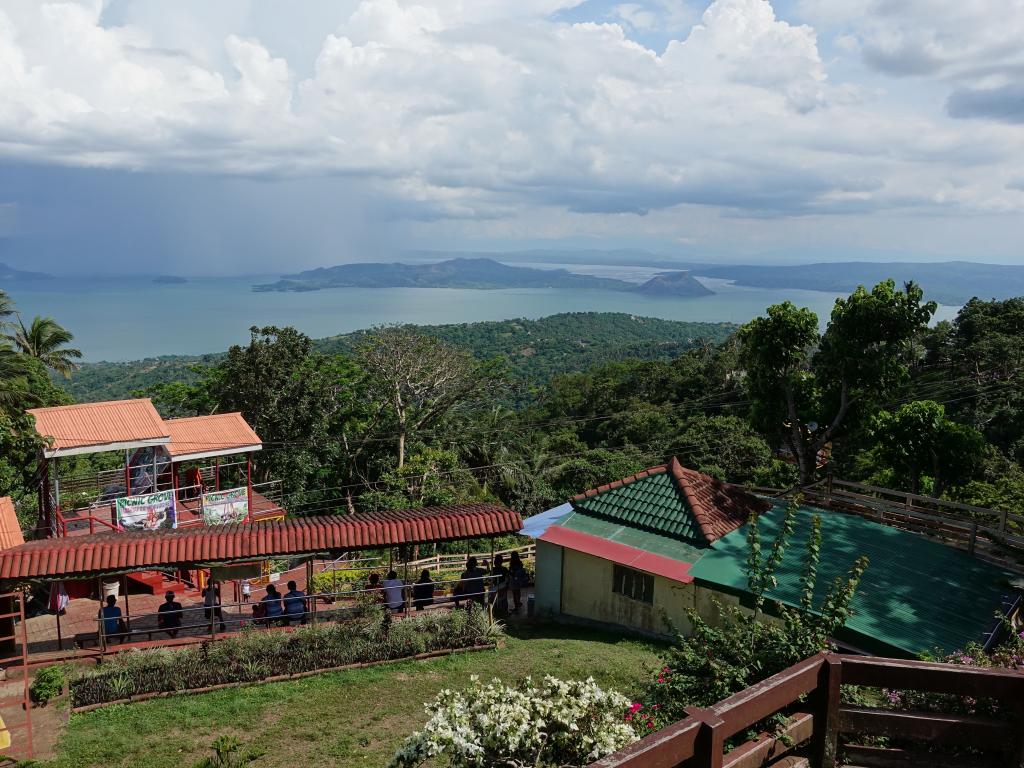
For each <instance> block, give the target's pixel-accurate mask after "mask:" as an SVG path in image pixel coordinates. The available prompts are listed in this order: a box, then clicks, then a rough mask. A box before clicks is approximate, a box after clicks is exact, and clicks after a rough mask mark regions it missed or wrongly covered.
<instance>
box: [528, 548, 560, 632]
mask: <svg viewBox="0 0 1024 768" xmlns="http://www.w3.org/2000/svg"><path fill="white" fill-rule="evenodd" d="M536 563H537V572H536V574H535V575H534V588H533V596H534V597H533V599H534V610H535V611H536V612H537V615H538V616H554V615H557V614H559V613H561V611H562V548H561V547H559V546H558V545H557V544H548V543H547V542H546V541H538V542H537V554H536Z"/></svg>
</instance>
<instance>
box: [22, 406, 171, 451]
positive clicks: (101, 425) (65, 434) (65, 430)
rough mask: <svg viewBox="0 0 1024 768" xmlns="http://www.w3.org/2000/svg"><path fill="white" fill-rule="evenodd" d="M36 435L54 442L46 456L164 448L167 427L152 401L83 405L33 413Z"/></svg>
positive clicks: (58, 407)
mask: <svg viewBox="0 0 1024 768" xmlns="http://www.w3.org/2000/svg"><path fill="white" fill-rule="evenodd" d="M29 413H30V414H32V415H33V416H35V419H36V432H38V433H39V434H40V435H41V436H42V437H44V438H51V439H52V442H51V443H50V445H49V446H48V447H47V448H46V451H45V453H46V456H47V457H48V458H49V457H53V456H67V455H74V454H77V453H91V452H94V451H101V450H115V449H118V448H140V447H143V446H146V445H163V444H164V443H166V442H167V441H168V440H169V435H168V434H167V427H166V426H165V425H164V421H163V419H161V418H160V414H159V413H157V412H156V408H154V407H153V403H152V402H151V401H150V400H149V398H139V399H135V400H111V401H108V402H105V403H80V404H78V405H60V406H55V407H52V408H34V409H32V410H30V411H29Z"/></svg>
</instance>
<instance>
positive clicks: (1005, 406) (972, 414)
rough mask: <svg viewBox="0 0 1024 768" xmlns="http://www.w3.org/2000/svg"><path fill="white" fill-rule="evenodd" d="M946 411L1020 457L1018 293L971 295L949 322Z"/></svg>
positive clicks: (1023, 330) (1023, 400)
mask: <svg viewBox="0 0 1024 768" xmlns="http://www.w3.org/2000/svg"><path fill="white" fill-rule="evenodd" d="M950 357H951V359H952V364H953V368H952V371H951V374H950V380H949V382H948V384H947V386H946V389H945V391H946V392H948V393H949V394H950V400H951V401H953V402H951V404H950V405H951V413H952V414H953V416H954V417H955V418H957V419H958V420H960V421H962V422H964V423H966V424H970V425H971V426H973V427H976V428H977V429H980V430H981V431H982V432H984V433H985V437H986V438H987V439H988V440H989V441H990V442H991V443H993V444H994V445H996V446H998V447H999V448H1000V449H1001V450H1003V451H1005V452H1007V453H1008V454H1010V455H1013V456H1014V457H1015V458H1016V459H1017V460H1018V461H1022V460H1024V383H1022V382H1024V378H1022V373H1024V370H1022V369H1024V298H1017V299H1008V300H1006V301H981V300H979V299H971V301H969V302H967V304H965V305H964V307H963V308H962V309H961V310H960V312H959V313H958V314H957V317H956V319H955V320H954V321H953V333H952V338H951V343H950Z"/></svg>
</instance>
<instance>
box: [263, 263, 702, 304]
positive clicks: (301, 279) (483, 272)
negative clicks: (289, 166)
mask: <svg viewBox="0 0 1024 768" xmlns="http://www.w3.org/2000/svg"><path fill="white" fill-rule="evenodd" d="M324 288H476V289H499V288H599V289H603V290H607V291H634V292H641V293H646V294H649V295H662V296H684V297H690V296H707V295H710V294H711V293H713V292H712V291H710V290H709V289H708V288H706V287H705V286H704V285H702V284H701V283H700V282H698V281H697V280H695V279H693V277H692V276H691V275H690V274H689V273H688V272H673V273H666V274H663V275H657V276H655V277H654V278H652V279H651V280H648V281H647V282H646V283H643V284H641V285H637V284H636V283H629V282H626V281H625V280H615V279H613V278H608V277H595V276H593V275H581V274H577V273H574V272H569V271H568V270H565V269H535V268H533V267H514V266H509V265H508V264H502V263H501V262H499V261H495V260H493V259H489V258H483V257H479V256H478V257H474V258H455V259H449V260H447V261H441V262H437V263H434V264H403V263H400V262H392V263H360V264H341V265H339V266H336V267H321V268H319V269H311V270H307V271H305V272H299V273H298V274H294V275H285V276H284V277H283V278H282V279H281V280H278V281H277V282H276V283H269V284H263V285H254V286H253V290H254V291H319V290H322V289H324Z"/></svg>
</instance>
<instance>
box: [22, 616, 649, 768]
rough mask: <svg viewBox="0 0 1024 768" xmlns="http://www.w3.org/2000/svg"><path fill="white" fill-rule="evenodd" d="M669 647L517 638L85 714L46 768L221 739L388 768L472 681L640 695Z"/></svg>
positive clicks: (274, 760)
mask: <svg viewBox="0 0 1024 768" xmlns="http://www.w3.org/2000/svg"><path fill="white" fill-rule="evenodd" d="M662 648H663V646H661V645H659V644H658V643H656V642H652V641H645V640H638V639H635V638H627V637H623V636H620V635H614V634H608V633H604V632H597V631H594V630H589V629H583V628H575V627H562V626H557V625H546V626H542V627H535V628H526V627H521V626H520V627H516V628H513V629H511V630H510V634H509V637H508V638H507V640H506V643H505V647H504V648H501V649H499V650H496V651H483V652H479V653H469V654H457V655H454V656H450V657H445V658H440V659H430V660H427V661H421V662H399V663H395V664H389V665H383V666H379V667H370V668H366V669H358V670H352V671H347V672H336V673H331V674H325V675H318V676H315V677H309V678H304V679H302V680H296V681H293V682H284V683H271V684H268V685H260V686H253V687H250V688H238V689H231V690H226V691H217V692H214V693H207V694H203V695H197V696H177V697H171V698H168V699H157V700H153V701H146V702H140V703H138V704H130V705H119V706H113V707H107V708H105V709H101V710H97V711H95V712H88V713H86V714H82V715H75V716H74V717H72V719H71V724H70V726H69V727H68V730H67V732H66V733H65V734H64V735H63V737H62V738H61V739H60V742H59V746H58V748H57V756H56V757H55V758H54V759H53V760H50V761H46V762H43V763H40V766H45V767H46V768H58V767H59V768H85V767H86V766H104V767H105V768H110V767H112V766H122V767H124V768H127V767H128V766H131V767H132V768H188V767H189V766H191V765H192V764H193V763H194V762H196V761H197V760H199V759H200V758H202V757H204V756H206V755H207V754H209V753H210V752H209V745H210V743H211V742H212V741H213V740H214V739H215V738H216V737H217V736H220V735H222V734H231V735H234V736H236V737H237V738H238V739H240V740H241V741H242V742H243V744H244V745H245V747H246V748H248V749H250V750H254V751H255V752H256V753H259V754H260V755H261V756H260V757H259V758H258V759H257V760H256V761H255V762H253V763H252V765H253V768H285V767H286V766H287V768H294V766H310V767H312V766H321V765H324V766H326V765H330V766H339V768H340V767H342V766H344V767H345V768H348V767H349V766H351V767H352V768H355V766H366V767H367V768H381V766H384V765H386V764H387V762H388V760H389V759H390V758H391V755H392V754H393V753H394V750H395V748H396V747H397V746H398V744H399V743H400V742H401V741H402V739H404V738H405V737H406V736H407V735H408V734H409V733H411V732H412V731H414V730H416V729H417V728H418V727H420V726H421V725H422V724H423V723H424V722H425V720H426V715H425V714H424V711H423V704H424V702H426V701H428V700H430V699H432V698H433V697H434V695H435V694H436V693H437V692H438V691H439V690H440V689H441V688H444V687H462V686H464V685H466V684H468V683H469V677H470V675H474V674H476V675H480V676H481V677H482V678H484V679H489V678H491V677H501V678H503V679H505V680H514V679H519V678H522V677H524V676H526V675H534V676H538V677H539V676H543V675H545V674H553V675H555V676H558V677H563V678H586V677H588V676H592V677H594V678H595V679H596V680H597V681H598V682H599V683H600V684H602V685H605V686H610V687H614V688H617V689H618V690H620V691H622V692H623V693H625V694H627V695H629V694H631V693H635V692H637V691H638V690H639V688H640V686H641V685H643V684H644V683H645V682H646V681H648V680H650V679H651V673H652V672H653V670H654V669H656V665H657V662H658V654H659V652H660V651H661V650H662Z"/></svg>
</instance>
